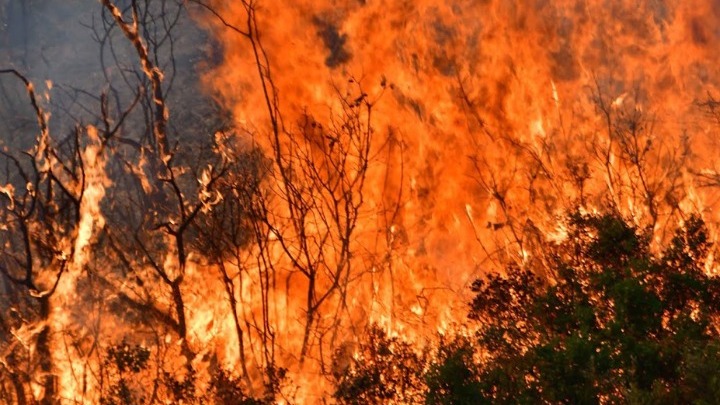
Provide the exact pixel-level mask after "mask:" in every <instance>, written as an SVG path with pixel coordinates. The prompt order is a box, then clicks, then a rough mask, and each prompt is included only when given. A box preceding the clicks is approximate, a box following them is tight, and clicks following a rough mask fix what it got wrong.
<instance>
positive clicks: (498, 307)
mask: <svg viewBox="0 0 720 405" xmlns="http://www.w3.org/2000/svg"><path fill="white" fill-rule="evenodd" d="M569 225H570V229H571V231H570V233H569V237H568V239H567V241H566V242H565V243H563V244H562V245H560V246H558V247H557V248H556V249H555V251H554V252H553V257H554V260H553V265H552V268H551V269H547V270H549V271H550V272H551V274H552V276H551V277H550V278H548V279H547V280H542V279H540V278H538V277H536V276H535V275H533V274H532V273H531V272H530V271H529V270H525V269H519V268H510V269H508V273H507V274H506V275H504V276H499V275H493V276H489V277H488V278H487V279H486V280H478V281H476V282H475V284H474V285H473V291H474V292H475V293H476V296H475V298H474V300H473V302H472V306H471V312H470V318H472V319H475V320H479V321H481V322H482V326H481V328H480V331H479V332H478V349H479V350H482V351H484V352H487V353H488V356H489V358H490V359H489V361H488V362H487V364H483V365H477V367H478V369H479V381H480V384H479V386H478V388H479V389H477V391H476V392H474V393H472V395H476V396H477V398H482V399H483V400H486V401H492V402H533V403H538V402H552V403H556V402H563V403H599V402H605V401H610V402H627V401H633V402H635V401H637V402H642V403H650V402H651V403H658V402H661V403H665V402H670V403H686V402H693V401H696V400H700V401H701V400H702V399H703V398H707V397H708V395H709V394H708V393H716V392H717V381H716V380H717V379H716V378H715V379H713V378H702V377H700V375H701V374H704V373H705V372H710V373H712V372H713V371H715V369H716V366H714V365H715V364H717V360H718V358H717V353H718V352H717V347H718V343H719V342H720V341H719V340H718V331H717V329H716V328H715V326H714V320H715V319H717V317H718V315H719V314H720V306H719V304H720V301H719V299H720V295H718V292H719V291H720V281H719V280H717V279H716V278H713V277H710V276H708V275H707V274H706V273H705V270H704V269H705V267H704V266H705V262H706V259H707V254H708V249H709V242H708V236H707V230H706V228H705V226H704V223H703V222H702V220H701V219H700V218H698V217H695V216H693V217H690V218H689V219H688V220H687V221H685V224H684V226H682V227H681V228H680V229H678V230H677V232H676V234H675V236H674V237H673V238H672V240H671V241H670V243H669V245H668V246H667V247H666V248H665V250H664V251H663V252H662V253H661V254H654V253H653V252H652V250H651V248H650V244H649V240H648V238H647V237H646V234H645V233H644V232H642V231H641V230H639V229H637V228H635V227H634V226H632V225H630V224H629V223H628V222H626V221H624V220H623V218H621V217H620V216H619V215H616V214H605V215H581V214H574V215H572V216H571V218H570V221H569ZM704 375H717V374H716V373H715V374H704ZM710 395H711V394H710Z"/></svg>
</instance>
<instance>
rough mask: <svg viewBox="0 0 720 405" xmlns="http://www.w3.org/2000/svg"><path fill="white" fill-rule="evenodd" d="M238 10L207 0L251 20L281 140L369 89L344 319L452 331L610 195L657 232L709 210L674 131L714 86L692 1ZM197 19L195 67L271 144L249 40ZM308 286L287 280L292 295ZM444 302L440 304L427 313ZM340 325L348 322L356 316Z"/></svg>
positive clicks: (407, 329) (703, 6)
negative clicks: (572, 214)
mask: <svg viewBox="0 0 720 405" xmlns="http://www.w3.org/2000/svg"><path fill="white" fill-rule="evenodd" d="M253 6H254V9H248V8H247V5H246V4H245V3H243V2H238V3H236V4H235V5H228V4H225V3H223V2H215V3H213V7H214V8H215V10H216V11H217V12H218V14H220V15H222V16H223V18H224V19H225V20H226V21H227V22H230V23H231V24H235V25H236V26H237V27H240V29H244V27H245V25H244V22H245V21H246V19H247V18H248V12H250V13H254V16H255V17H256V18H257V26H256V27H255V28H254V29H256V30H257V33H256V35H257V37H256V38H255V40H256V41H258V42H260V43H261V44H262V46H263V47H264V50H265V52H266V54H267V58H268V60H267V63H268V64H269V67H270V69H271V72H269V73H264V74H268V75H272V85H273V86H274V88H273V91H276V92H277V97H278V98H277V103H278V105H279V108H280V109H281V111H282V114H283V122H284V123H285V127H283V128H282V129H281V131H280V135H281V137H287V140H286V141H283V142H290V143H292V142H296V141H298V139H299V138H300V137H302V136H304V134H305V132H304V130H303V128H302V127H299V126H298V125H296V124H295V123H296V122H298V121H297V120H298V118H297V117H301V116H303V115H306V114H311V115H312V117H313V119H314V120H316V121H317V122H320V123H322V122H328V121H330V120H332V119H333V118H332V117H333V114H334V113H335V112H336V111H338V109H339V108H341V105H339V104H338V102H337V100H338V99H339V98H341V97H342V96H343V95H346V94H348V93H347V92H351V91H352V88H353V86H352V85H350V86H346V85H343V84H342V83H347V81H348V78H350V83H351V84H353V83H354V82H355V81H357V82H358V83H359V84H360V87H361V88H362V91H364V92H367V93H368V94H369V95H370V97H374V95H379V94H382V97H381V98H379V99H378V101H377V103H376V104H373V116H372V122H371V124H370V125H371V126H372V129H373V136H372V148H373V152H372V155H374V156H378V158H377V159H376V161H373V162H371V163H372V166H371V167H370V169H369V170H368V186H367V187H365V188H364V189H363V190H362V193H363V196H364V199H365V206H366V207H367V212H366V213H365V214H364V215H363V216H362V218H363V219H362V221H360V222H359V223H358V229H357V231H356V232H355V234H354V235H353V240H352V243H353V244H354V246H355V249H357V250H361V249H362V248H364V247H366V246H373V249H374V252H373V253H375V254H380V253H382V252H387V253H385V254H386V256H385V257H386V259H385V261H384V263H382V264H380V265H378V264H376V265H374V267H373V268H372V269H373V270H372V272H371V273H370V274H368V275H365V276H363V275H362V273H363V268H366V267H367V263H368V262H367V260H368V259H367V258H363V257H358V255H356V256H355V257H354V258H353V261H354V264H353V269H355V270H354V271H357V274H358V276H357V277H358V278H357V280H354V281H353V284H352V287H351V289H352V290H354V291H356V292H355V294H356V295H357V296H356V297H354V298H353V300H352V301H351V302H353V306H352V308H351V310H352V311H353V312H357V313H358V314H366V316H367V315H370V316H369V319H370V320H371V321H374V322H377V323H379V324H381V325H383V327H385V328H387V329H388V330H390V331H401V332H400V333H401V334H402V335H403V336H405V337H406V338H408V339H411V340H413V339H422V338H423V337H425V338H428V337H429V336H431V335H432V334H433V333H434V332H435V331H436V330H437V328H438V327H441V328H442V325H446V324H447V322H452V321H459V320H462V319H463V317H464V308H463V306H462V305H458V306H455V305H454V304H452V303H462V302H463V299H464V297H465V295H464V294H465V290H466V289H467V285H468V282H470V281H472V279H473V278H474V277H476V276H478V275H479V274H480V271H482V269H483V268H487V266H488V265H490V266H492V264H491V263H496V264H498V265H499V263H500V262H502V261H503V260H508V259H509V260H516V261H518V262H519V263H524V264H525V265H531V263H532V261H533V260H535V257H536V255H537V253H538V252H533V243H534V242H533V240H534V238H536V237H537V235H542V234H545V235H548V236H547V237H548V238H549V240H554V241H559V240H563V239H564V238H565V237H566V234H565V231H564V229H563V227H562V226H561V225H558V224H557V222H556V221H557V218H559V216H558V213H560V214H561V213H562V212H563V209H568V208H570V207H573V206H576V207H580V208H581V209H586V210H590V211H594V210H596V209H597V208H596V207H605V206H607V204H608V202H609V203H610V204H614V205H615V206H617V207H618V208H620V209H621V210H623V212H625V213H626V214H632V216H633V218H636V219H637V220H638V221H640V222H641V224H642V225H646V224H652V225H653V226H654V227H655V228H656V229H659V230H660V231H658V232H659V233H661V229H662V228H663V227H664V226H665V225H666V224H668V223H669V222H672V221H670V220H671V218H676V217H677V216H678V215H681V213H682V212H687V211H688V210H689V209H690V207H689V206H688V204H696V205H695V207H697V206H698V205H697V204H699V201H705V198H704V197H698V191H697V190H696V189H694V188H692V183H693V180H692V179H691V178H690V177H691V173H692V172H693V170H699V169H702V168H704V167H707V166H708V165H710V164H711V161H712V159H713V157H712V154H711V153H710V154H708V155H705V154H704V153H703V151H701V150H700V149H695V148H693V151H692V153H693V155H692V158H690V157H687V158H685V157H683V156H681V154H680V153H679V151H680V150H681V148H682V142H683V140H682V136H681V135H682V133H683V132H690V133H692V134H695V133H697V136H698V137H700V136H706V135H705V133H703V131H704V130H703V129H702V128H703V127H702V125H703V124H699V123H701V122H704V121H702V120H701V119H700V117H699V115H700V114H701V112H700V111H699V110H698V109H697V108H696V105H697V104H696V101H697V100H702V99H703V98H704V97H706V95H707V94H708V93H710V94H714V93H716V92H717V90H718V87H717V86H718V84H719V82H718V80H719V79H720V76H718V71H717V69H718V68H717V66H718V65H717V63H716V62H717V55H716V54H713V53H712V51H711V50H710V49H711V48H712V46H713V45H712V44H716V43H717V40H718V39H719V38H717V33H715V32H713V31H712V28H711V27H713V24H715V22H717V19H718V17H720V16H719V15H718V12H717V8H713V7H712V5H710V4H709V3H708V2H700V1H698V2H684V3H683V4H670V3H669V2H661V3H657V2H645V3H639V4H635V3H632V4H630V3H620V2H618V3H613V4H608V3H606V2H591V1H582V2H577V1H562V2H553V3H548V2H536V3H532V4H527V5H525V4H524V5H522V6H520V5H518V4H514V3H513V4H511V3H507V2H499V1H488V2H468V1H453V2H445V3H442V2H436V1H421V2H413V3H407V2H380V1H368V2H349V3H343V4H336V3H323V2H292V4H290V3H286V2H282V1H280V2H262V3H257V4H253ZM206 21H207V23H208V24H209V26H210V27H211V28H212V30H213V33H214V34H215V36H216V38H218V40H219V41H220V43H221V44H222V46H223V52H224V61H223V63H222V64H220V65H219V66H217V67H216V68H214V69H212V70H211V71H209V72H208V73H207V74H206V75H205V81H206V83H207V85H208V88H209V89H210V90H209V91H211V92H212V93H213V94H216V95H217V97H219V99H220V100H222V103H223V104H224V105H225V106H228V107H229V108H231V109H232V111H233V113H234V118H235V122H236V125H237V126H238V128H241V129H247V130H248V131H249V132H250V133H252V134H253V140H254V141H256V142H259V143H260V144H261V145H262V146H263V148H264V149H265V150H266V151H267V153H268V154H271V153H273V151H276V150H277V149H278V144H277V143H276V141H272V133H271V128H270V127H269V121H268V119H269V118H270V116H269V114H268V110H267V108H266V106H265V103H264V102H263V101H262V100H263V98H264V97H265V96H264V93H263V85H262V83H261V81H259V79H258V77H257V75H252V74H250V72H251V71H253V69H254V66H255V64H256V60H255V59H254V54H253V49H252V47H251V44H249V43H248V40H247V38H246V37H243V36H242V35H238V34H237V32H233V31H232V30H228V29H226V27H224V26H223V25H220V24H216V23H217V21H215V20H213V17H208V19H207V20H206ZM278 21H282V23H281V24H278ZM265 85H267V83H266V84H265ZM691 136H694V135H691ZM693 142H698V140H694V141H693ZM645 145H648V149H647V150H644V149H643V148H644V147H645ZM649 145H653V146H652V148H651V147H650V146H649ZM288 158H289V157H288ZM578 161H579V162H581V163H580V164H577V163H575V162H578ZM640 163H641V164H640ZM675 166H677V167H675ZM398 168H401V169H400V170H399V169H398ZM679 184H683V186H682V187H681V189H682V190H685V191H684V192H680V193H679V194H678V190H677V189H676V190H671V189H672V188H676V187H677V185H679ZM662 193H667V195H666V197H661V194H662ZM670 198H675V199H676V201H674V202H673V201H670V200H669V199H670ZM691 201H697V202H696V203H691ZM393 204H394V205H393ZM678 204H679V205H678ZM701 207H703V208H705V207H704V206H701ZM701 211H703V212H706V213H709V212H708V211H707V210H703V209H702V208H701ZM390 212H392V215H390V216H389V213H390ZM525 218H527V219H528V221H527V222H526V221H525ZM484 224H487V226H485V225H484ZM528 224H530V225H528ZM309 230H310V231H311V232H319V230H318V229H312V228H311V229H309ZM378 233H380V234H382V233H386V234H387V238H386V239H385V240H384V241H382V240H379V238H378V237H377V235H378ZM478 252H483V253H482V254H479V253H478ZM500 252H504V253H500ZM503 256H504V258H503ZM277 259H278V260H284V259H287V257H286V258H283V257H282V254H281V255H280V256H278V257H277ZM327 260H331V259H330V258H327ZM498 260H499V261H498ZM287 266H289V265H287ZM287 271H291V270H290V268H289V267H288V269H287ZM364 280H367V282H366V281H364ZM375 280H383V281H380V282H378V281H375ZM305 288H307V286H306V285H298V284H290V285H288V286H286V287H284V289H286V290H287V291H288V292H289V293H290V294H291V295H292V294H293V291H303V290H304V289H305ZM364 290H367V292H364ZM419 298H422V300H423V301H421V302H425V303H420V302H418V301H417V299H419ZM448 304H449V305H450V307H452V308H454V309H453V311H451V313H449V314H446V313H443V312H442V311H439V310H438V307H445V306H446V305H448ZM296 305H299V307H297V306H296ZM335 305H338V303H333V304H332V305H329V306H328V307H327V308H324V310H327V311H332V310H333V309H332V308H333V307H334V306H335ZM288 308H289V309H291V308H296V311H297V312H296V315H291V314H292V312H290V313H289V314H288V315H290V321H289V322H287V321H283V328H282V329H283V332H282V333H283V334H285V335H286V337H285V338H284V339H285V340H284V341H283V342H282V343H280V345H282V346H285V347H294V345H295V344H296V343H297V339H300V337H299V334H300V333H301V332H300V331H299V330H297V329H295V328H297V327H299V326H300V325H299V324H298V321H299V320H300V319H301V316H300V314H301V313H302V312H303V311H304V310H305V309H306V307H304V306H303V305H302V304H300V303H295V304H293V305H290V306H289V307H288ZM291 311H292V309H291ZM368 311H369V312H368ZM349 317H350V318H351V319H350V320H348V321H347V322H348V326H351V329H352V324H353V323H354V322H356V321H357V320H358V318H355V316H354V315H353V314H352V312H351V313H350V314H349ZM360 319H362V318H360ZM278 322H281V321H280V320H278ZM353 338H354V337H353V336H352V335H347V336H346V337H345V339H351V340H352V339H353ZM323 345H324V343H323V342H320V343H318V346H316V347H315V349H316V350H321V348H322V346H323ZM290 353H292V350H291V351H290ZM288 364H292V362H291V363H288ZM291 368H292V367H291ZM301 373H302V372H301ZM308 395H310V397H307V400H308V401H313V400H311V399H309V398H313V395H320V396H322V395H324V394H323V393H322V392H318V391H317V390H313V393H308Z"/></svg>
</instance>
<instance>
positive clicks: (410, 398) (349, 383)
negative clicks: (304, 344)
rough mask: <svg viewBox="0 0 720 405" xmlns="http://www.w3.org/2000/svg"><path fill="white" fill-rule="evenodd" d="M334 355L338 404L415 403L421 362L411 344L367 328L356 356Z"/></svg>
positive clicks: (419, 396) (417, 395)
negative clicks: (365, 339)
mask: <svg viewBox="0 0 720 405" xmlns="http://www.w3.org/2000/svg"><path fill="white" fill-rule="evenodd" d="M350 356H351V354H349V353H338V354H337V355H336V356H335V367H334V369H335V373H334V374H335V378H336V384H337V389H336V391H335V398H336V399H337V400H338V402H339V403H341V404H358V405H359V404H382V403H388V402H392V403H417V402H418V401H419V399H420V398H421V395H420V394H421V390H422V371H423V368H424V366H423V364H424V359H423V357H422V356H420V355H418V354H417V353H416V352H415V350H414V348H413V347H412V345H410V344H409V343H407V342H404V341H402V340H401V339H399V338H397V337H390V336H388V335H387V334H386V333H385V332H384V331H383V330H382V329H381V328H379V327H377V326H371V327H370V329H369V330H368V334H367V341H365V342H363V343H362V344H361V346H360V348H359V350H358V353H357V354H356V355H354V356H352V357H350Z"/></svg>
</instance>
